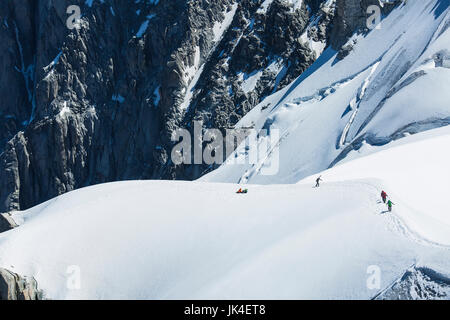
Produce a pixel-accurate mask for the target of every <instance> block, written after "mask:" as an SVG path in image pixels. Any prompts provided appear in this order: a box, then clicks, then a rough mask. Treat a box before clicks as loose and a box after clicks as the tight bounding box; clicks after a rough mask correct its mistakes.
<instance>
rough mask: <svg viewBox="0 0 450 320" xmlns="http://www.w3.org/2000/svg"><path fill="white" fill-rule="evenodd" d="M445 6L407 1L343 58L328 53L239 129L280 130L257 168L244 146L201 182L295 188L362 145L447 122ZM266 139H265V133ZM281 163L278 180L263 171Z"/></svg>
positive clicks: (355, 40) (449, 34)
mask: <svg viewBox="0 0 450 320" xmlns="http://www.w3.org/2000/svg"><path fill="white" fill-rule="evenodd" d="M449 25H450V9H449V1H447V0H430V1H408V2H407V3H406V4H403V5H401V6H399V7H397V8H396V9H394V10H393V12H392V13H390V14H389V15H388V16H387V17H386V18H385V19H383V20H382V22H381V28H380V29H374V30H372V31H371V32H370V33H369V34H368V35H367V36H364V35H358V34H354V36H353V37H352V38H351V39H350V40H349V42H348V43H347V44H346V45H345V46H347V47H350V48H351V50H350V53H349V54H348V56H346V57H345V58H344V59H342V60H339V59H338V58H337V56H338V53H337V52H335V51H333V50H332V49H331V48H328V49H327V50H326V51H325V52H324V53H323V54H322V55H321V56H320V57H319V59H318V60H317V61H316V62H315V63H314V64H313V65H312V66H311V67H310V69H308V70H307V71H306V72H305V73H303V74H302V75H301V76H300V77H299V78H297V80H296V81H294V82H293V83H292V84H291V85H290V86H289V87H287V88H285V89H283V90H281V91H280V92H277V93H276V94H274V95H272V96H271V97H268V98H266V99H265V100H264V101H263V102H262V103H261V104H259V105H258V106H257V107H255V108H254V109H253V110H252V111H251V112H250V113H249V114H248V115H246V116H245V117H244V118H243V119H242V120H241V121H240V122H239V123H238V125H237V127H241V128H255V129H256V130H258V131H259V130H261V129H263V130H267V129H269V128H270V129H271V130H272V131H275V130H278V132H279V136H280V138H279V139H278V140H275V141H273V142H272V145H271V147H270V148H269V149H270V150H271V153H270V154H267V157H266V158H262V159H260V161H259V162H258V163H256V164H254V163H248V162H249V161H248V154H250V153H252V152H253V151H254V149H255V148H256V147H257V146H256V145H252V146H249V148H247V147H246V146H245V144H242V145H241V146H240V148H238V150H236V153H235V154H233V155H232V156H231V157H230V159H233V158H236V159H238V160H239V161H241V163H246V164H245V165H239V164H235V162H233V163H231V164H227V163H225V164H224V165H222V166H221V167H220V168H219V169H218V170H215V171H213V172H212V173H210V174H209V175H207V176H205V177H203V178H202V180H203V181H212V182H219V181H221V182H241V183H255V184H269V183H296V182H297V181H299V180H300V179H302V178H304V177H306V176H309V175H311V174H314V173H317V172H320V171H322V170H325V169H327V168H328V167H331V166H333V165H335V164H336V163H337V162H339V161H340V160H342V159H343V158H345V156H346V155H347V154H348V153H349V152H351V151H352V150H358V149H359V148H360V147H361V146H362V145H363V144H364V143H367V144H370V145H374V146H378V145H383V144H386V143H388V142H390V141H392V140H396V139H398V138H400V137H402V136H404V135H405V134H413V133H417V132H420V131H423V130H428V129H430V128H436V127H440V126H445V125H448V124H449V123H450V108H449V104H448V101H449V96H448V92H447V91H448V90H446V88H447V87H449V85H450V69H449V66H450V52H449V50H448V48H449V45H450V29H449V28H448V27H449ZM269 136H270V134H269ZM278 161H279V167H280V170H279V171H278V173H276V174H275V175H266V176H264V175H263V174H261V168H262V167H264V166H268V165H270V163H276V162H278Z"/></svg>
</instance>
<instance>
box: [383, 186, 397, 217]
mask: <svg viewBox="0 0 450 320" xmlns="http://www.w3.org/2000/svg"><path fill="white" fill-rule="evenodd" d="M381 199H382V200H383V203H386V201H387V203H386V205H387V207H388V210H389V212H391V211H392V206H393V205H394V204H395V203H393V202H392V201H391V199H388V194H387V193H386V192H385V191H384V190H383V191H381Z"/></svg>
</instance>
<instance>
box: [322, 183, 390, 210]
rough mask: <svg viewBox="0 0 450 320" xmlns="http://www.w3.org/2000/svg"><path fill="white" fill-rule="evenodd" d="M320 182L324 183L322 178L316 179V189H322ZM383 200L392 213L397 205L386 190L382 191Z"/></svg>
mask: <svg viewBox="0 0 450 320" xmlns="http://www.w3.org/2000/svg"><path fill="white" fill-rule="evenodd" d="M320 181H323V179H322V176H320V177H318V178H317V179H316V188H319V187H320ZM381 199H382V200H383V203H385V204H386V205H387V207H388V210H389V212H392V206H393V205H394V204H395V203H393V202H392V201H391V199H388V194H387V193H386V192H385V191H384V190H383V191H381Z"/></svg>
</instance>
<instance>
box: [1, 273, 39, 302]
mask: <svg viewBox="0 0 450 320" xmlns="http://www.w3.org/2000/svg"><path fill="white" fill-rule="evenodd" d="M41 299H42V293H41V292H40V291H39V290H38V286H37V283H36V280H35V279H34V278H27V277H21V276H19V275H18V274H16V273H14V272H11V271H9V270H6V269H3V268H0V300H41Z"/></svg>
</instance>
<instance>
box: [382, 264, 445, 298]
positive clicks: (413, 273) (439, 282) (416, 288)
mask: <svg viewBox="0 0 450 320" xmlns="http://www.w3.org/2000/svg"><path fill="white" fill-rule="evenodd" d="M449 297H450V279H448V278H447V277H446V276H444V275H442V274H439V273H438V272H436V271H434V270H432V269H429V268H426V267H415V266H414V267H412V268H410V269H409V270H407V271H406V272H405V273H404V274H403V275H402V277H401V278H400V279H398V280H397V281H396V282H395V283H394V284H392V285H391V286H389V287H388V288H386V289H385V290H383V291H382V292H381V293H380V294H379V295H377V296H376V297H375V298H374V299H375V300H448V299H449Z"/></svg>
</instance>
